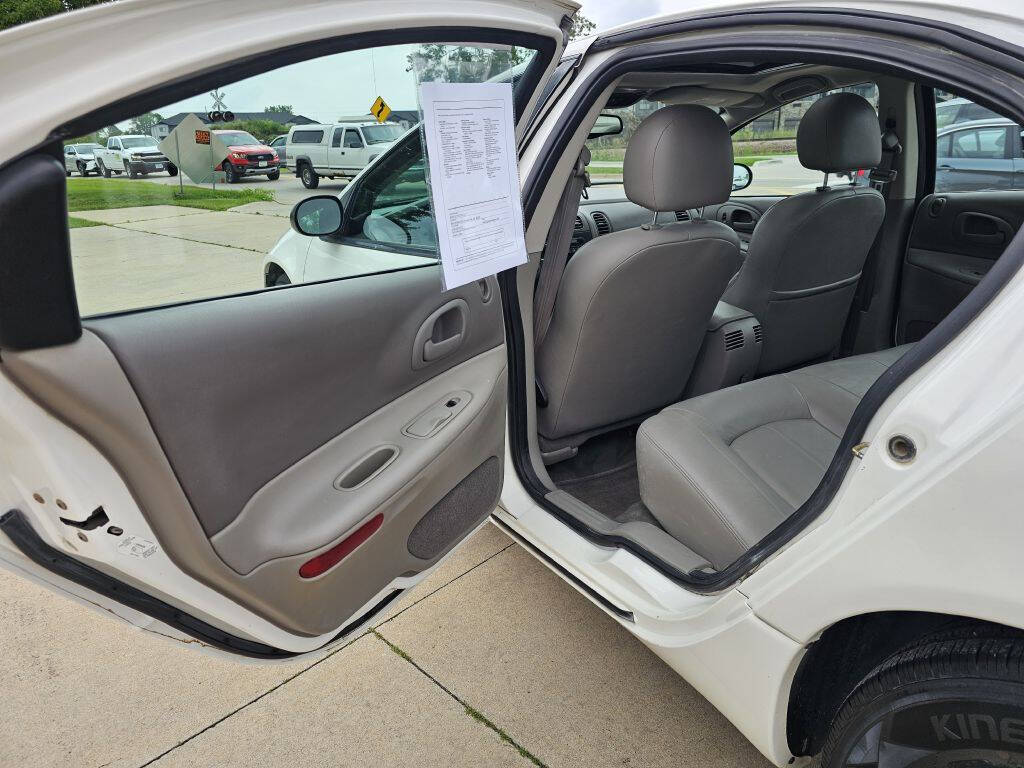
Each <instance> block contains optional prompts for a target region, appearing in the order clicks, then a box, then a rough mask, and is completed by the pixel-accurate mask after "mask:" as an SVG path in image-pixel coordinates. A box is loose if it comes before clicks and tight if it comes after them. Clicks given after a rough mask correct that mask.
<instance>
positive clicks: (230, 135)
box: [217, 131, 261, 147]
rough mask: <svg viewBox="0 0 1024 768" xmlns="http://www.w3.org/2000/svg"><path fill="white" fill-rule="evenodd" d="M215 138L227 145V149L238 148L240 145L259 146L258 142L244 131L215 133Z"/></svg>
mask: <svg viewBox="0 0 1024 768" xmlns="http://www.w3.org/2000/svg"><path fill="white" fill-rule="evenodd" d="M217 138H219V139H220V140H221V141H223V142H224V143H225V144H227V145H228V146H229V147H232V146H235V147H237V146H239V145H242V144H260V143H261V142H260V140H259V139H257V138H255V137H254V136H253V135H252V134H251V133H246V132H245V131H217Z"/></svg>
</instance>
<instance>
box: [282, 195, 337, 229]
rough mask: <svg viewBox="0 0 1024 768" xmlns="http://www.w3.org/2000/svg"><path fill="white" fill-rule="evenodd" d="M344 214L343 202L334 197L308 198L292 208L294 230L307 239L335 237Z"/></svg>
mask: <svg viewBox="0 0 1024 768" xmlns="http://www.w3.org/2000/svg"><path fill="white" fill-rule="evenodd" d="M343 213H344V212H343V210H342V207H341V201H340V200H339V199H338V198H336V197H335V196H334V195H314V196H313V197H307V198H306V199H305V200H301V201H299V202H298V203H296V205H295V207H294V208H292V213H291V216H290V219H291V222H292V229H294V230H295V231H296V232H298V233H299V234H300V235H306V236H307V237H323V236H324V235H333V234H334V233H335V232H337V231H338V230H339V229H341V221H342V218H343Z"/></svg>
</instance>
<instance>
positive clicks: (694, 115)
mask: <svg viewBox="0 0 1024 768" xmlns="http://www.w3.org/2000/svg"><path fill="white" fill-rule="evenodd" d="M622 182H623V186H624V187H625V188H626V197H628V198H629V199H630V200H632V201H633V202H634V203H636V204H637V205H642V206H643V207H644V208H648V209H650V210H652V211H680V210H684V209H686V208H699V207H700V206H702V205H713V204H715V203H724V202H725V201H726V200H728V199H729V195H730V194H731V193H732V140H731V138H730V136H729V128H728V126H727V125H726V124H725V122H724V121H723V120H722V118H720V117H719V116H718V115H717V114H715V113H714V112H713V111H711V110H710V109H708V108H707V107H702V106H699V105H696V104H680V105H676V106H671V107H663V108H662V109H659V110H658V111H657V112H655V113H654V114H652V115H650V116H649V117H647V118H646V119H644V121H643V122H642V123H640V126H639V127H638V128H637V129H636V133H634V134H633V137H632V138H631V139H630V140H629V146H628V147H626V157H625V160H623V164H622Z"/></svg>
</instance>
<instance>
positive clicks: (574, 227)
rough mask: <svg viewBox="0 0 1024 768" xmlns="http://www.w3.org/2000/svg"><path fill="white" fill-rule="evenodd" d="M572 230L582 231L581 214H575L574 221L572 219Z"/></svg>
mask: <svg viewBox="0 0 1024 768" xmlns="http://www.w3.org/2000/svg"><path fill="white" fill-rule="evenodd" d="M572 230H573V232H582V231H583V217H582V216H577V217H576V221H574V222H573V225H572Z"/></svg>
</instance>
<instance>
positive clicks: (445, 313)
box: [412, 299, 469, 369]
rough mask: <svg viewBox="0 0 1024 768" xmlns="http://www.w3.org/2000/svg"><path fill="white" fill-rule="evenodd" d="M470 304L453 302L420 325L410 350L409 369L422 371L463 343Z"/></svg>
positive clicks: (454, 300) (462, 301) (442, 307)
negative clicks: (410, 363)
mask: <svg viewBox="0 0 1024 768" xmlns="http://www.w3.org/2000/svg"><path fill="white" fill-rule="evenodd" d="M468 318H469V304H467V303H466V302H465V300H464V299H452V300H451V301H449V302H447V303H446V304H443V305H442V306H440V307H438V308H437V309H435V310H434V311H433V312H431V313H430V316H429V317H428V318H427V319H426V320H424V321H423V324H422V325H421V326H420V329H419V331H417V332H416V339H415V340H414V341H413V346H412V367H413V368H414V369H419V368H423V367H424V366H427V365H430V364H431V363H433V362H435V361H437V360H440V359H441V358H443V357H447V356H448V355H450V354H452V353H453V352H455V351H456V350H457V349H458V348H459V347H461V346H462V342H463V341H465V339H466V325H467V319H468Z"/></svg>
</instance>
